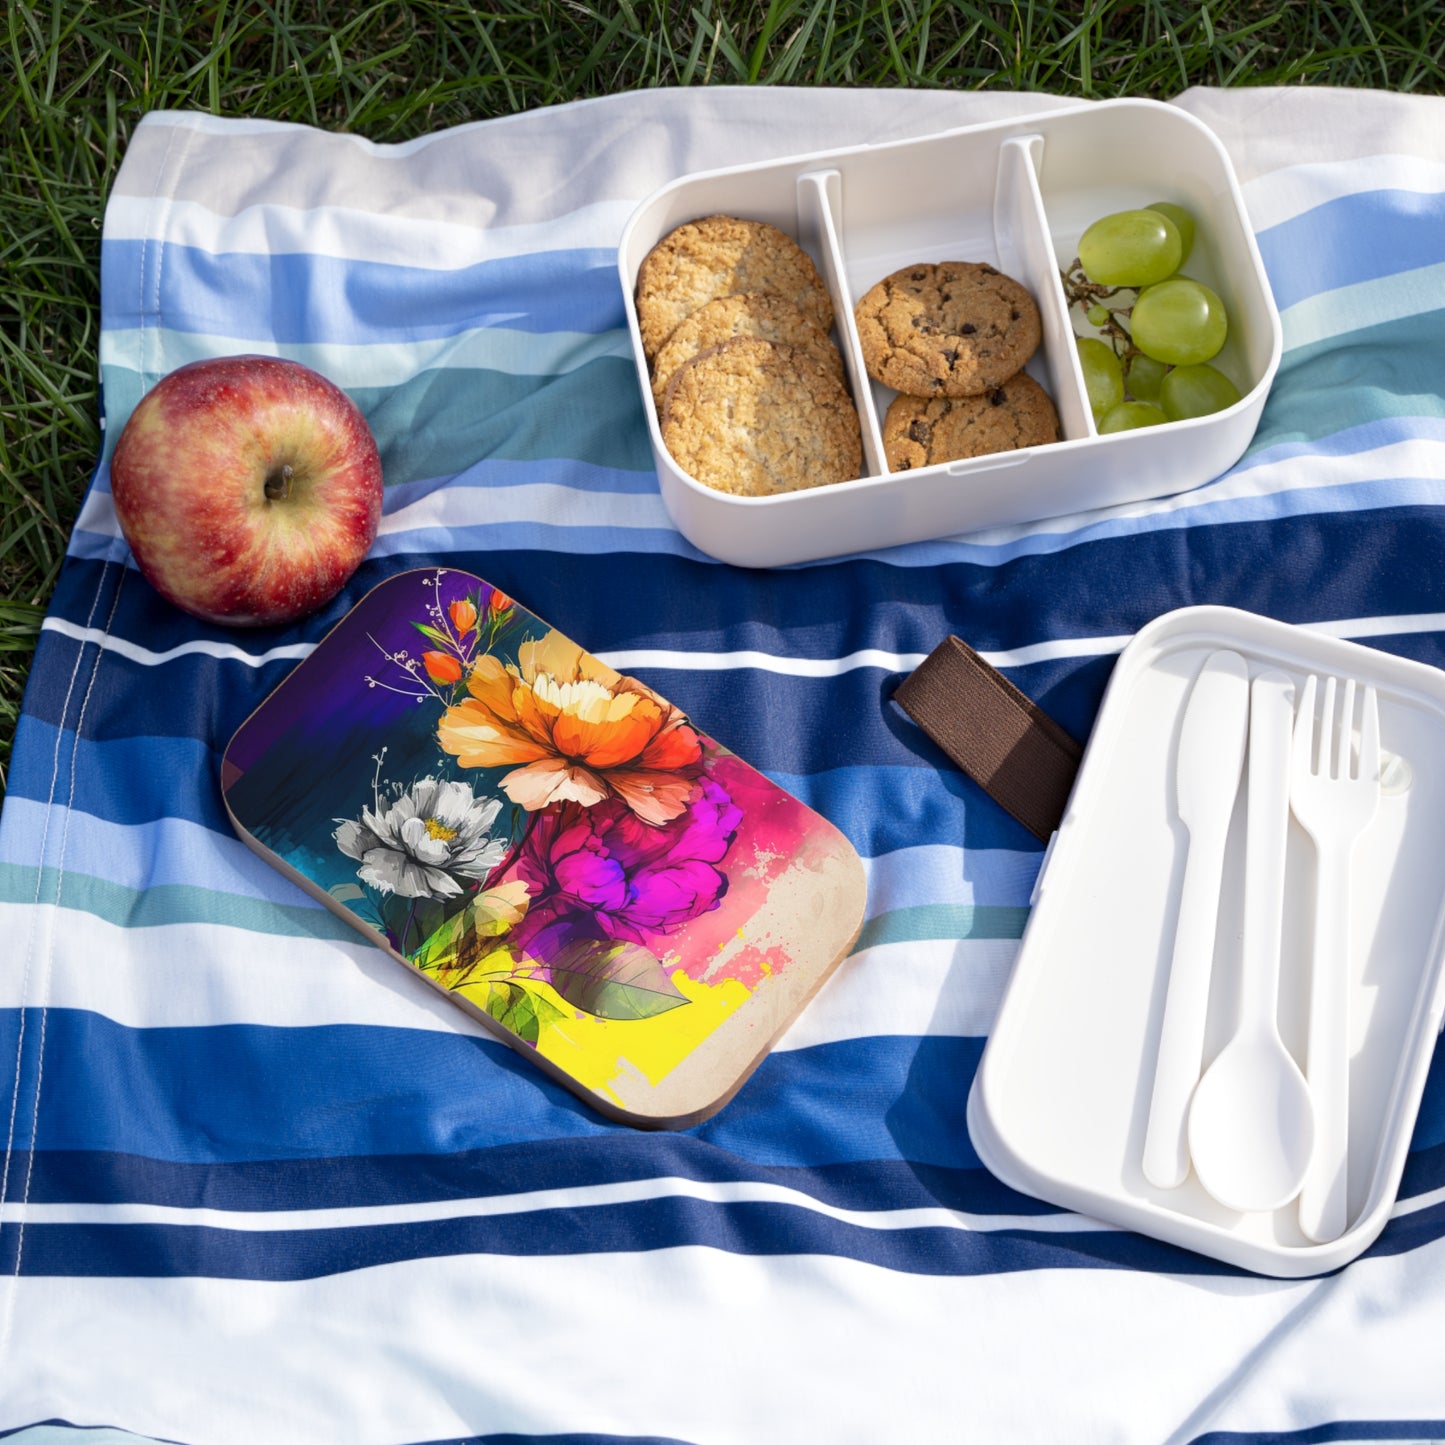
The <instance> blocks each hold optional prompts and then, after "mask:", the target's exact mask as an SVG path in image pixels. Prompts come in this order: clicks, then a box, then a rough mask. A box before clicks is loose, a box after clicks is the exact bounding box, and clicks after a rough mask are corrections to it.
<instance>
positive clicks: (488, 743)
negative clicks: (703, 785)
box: [437, 632, 702, 823]
mask: <svg viewBox="0 0 1445 1445" xmlns="http://www.w3.org/2000/svg"><path fill="white" fill-rule="evenodd" d="M467 691H468V692H469V693H470V694H471V696H470V697H467V698H464V699H463V700H462V701H461V702H459V703H457V704H456V705H455V706H454V707H449V708H448V709H447V710H446V713H445V714H444V715H443V717H442V720H441V722H440V724H439V725H438V727H437V740H438V741H439V742H440V744H441V746H442V748H443V749H444V750H445V751H446V752H448V753H451V754H452V755H453V756H454V757H456V759H457V761H458V762H460V763H461V765H462V766H463V767H464V768H498V767H510V768H512V771H511V772H509V773H508V774H507V775H506V776H505V777H504V778H503V779H502V782H501V786H502V790H503V792H505V793H506V795H507V796H508V797H509V798H510V799H511V800H512V801H513V802H514V803H516V804H518V805H519V806H520V807H523V808H526V809H527V810H528V811H529V812H535V811H536V810H537V809H539V808H545V807H546V806H547V805H548V804H549V803H556V802H574V803H581V804H582V805H583V806H590V805H591V804H593V803H600V802H601V801H602V800H603V799H604V798H608V797H616V798H620V799H621V800H622V801H623V802H624V803H625V804H626V805H627V807H628V808H630V809H631V810H632V812H633V813H635V814H636V815H637V816H638V817H639V818H640V819H642V821H643V822H645V823H666V822H668V821H669V820H670V819H673V818H675V817H677V816H678V814H680V813H681V812H682V811H683V809H684V808H685V807H686V806H687V800H688V798H689V797H690V796H691V794H692V791H693V787H694V783H695V781H696V779H697V776H698V773H699V771H700V769H699V766H698V765H699V764H700V763H701V760H702V744H701V743H700V742H699V741H698V736H697V734H696V733H695V732H694V731H693V729H692V727H691V726H690V725H689V723H688V721H687V719H686V718H685V717H684V716H683V714H682V713H680V712H679V711H678V710H677V709H676V708H675V707H673V706H672V704H671V703H667V702H663V701H662V699H661V698H659V697H658V696H657V695H656V694H655V693H653V692H652V691H651V690H650V689H648V688H646V687H644V686H643V685H642V684H641V683H639V682H636V681H634V680H633V679H632V678H627V677H622V676H621V675H620V674H619V673H616V672H614V671H613V670H612V669H611V668H610V667H608V666H606V664H604V663H601V662H599V661H598V660H597V659H596V658H595V657H589V656H588V655H587V654H586V653H584V652H583V651H582V649H581V648H580V647H578V646H577V644H576V643H574V642H569V641H568V640H567V639H566V638H565V637H563V636H562V635H561V634H560V633H558V632H549V633H548V634H547V635H546V636H545V637H543V638H542V639H541V640H540V641H537V642H528V643H524V644H523V645H522V646H521V647H520V648H519V649H518V652H517V665H516V666H506V667H504V666H503V665H502V664H501V663H500V662H499V661H498V660H497V659H496V658H495V657H483V658H480V659H479V660H478V661H477V663H476V665H475V666H474V667H473V668H472V670H471V672H470V673H469V674H468V675H467Z"/></svg>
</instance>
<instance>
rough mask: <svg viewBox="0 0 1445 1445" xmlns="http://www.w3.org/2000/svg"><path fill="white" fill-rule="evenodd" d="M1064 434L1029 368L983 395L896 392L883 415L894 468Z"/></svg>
mask: <svg viewBox="0 0 1445 1445" xmlns="http://www.w3.org/2000/svg"><path fill="white" fill-rule="evenodd" d="M1058 439H1059V418H1058V413H1057V412H1055V410H1054V404H1053V402H1052V401H1050V400H1049V395H1048V393H1047V392H1046V391H1045V390H1044V389H1043V387H1041V386H1040V385H1039V384H1038V382H1036V381H1035V380H1034V379H1033V377H1031V376H1029V375H1027V374H1026V373H1024V372H1020V373H1019V374H1018V375H1017V376H1012V377H1010V378H1009V379H1008V380H1007V381H1005V382H1004V383H1003V384H1002V385H1000V386H996V387H994V388H992V390H990V391H986V392H984V394H983V395H982V396H962V397H949V396H939V397H934V398H933V399H932V400H931V401H930V400H929V399H928V398H926V397H921V396H905V395H900V396H896V397H894V399H893V401H892V403H891V404H890V405H889V407H888V414H887V416H885V417H884V419H883V453H884V455H885V456H886V457H887V459H888V470H889V471H892V472H906V471H911V470H913V469H914V468H916V467H931V466H933V465H934V464H935V463H937V462H952V461H958V460H959V459H961V458H963V457H981V456H986V455H988V454H989V453H990V452H1007V451H1014V450H1015V449H1017V448H1019V447H1037V446H1042V445H1044V443H1046V442H1055V441H1058Z"/></svg>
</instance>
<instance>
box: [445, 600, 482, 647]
mask: <svg viewBox="0 0 1445 1445" xmlns="http://www.w3.org/2000/svg"><path fill="white" fill-rule="evenodd" d="M447 611H448V613H450V614H451V619H452V626H453V627H455V628H456V630H457V636H458V637H465V636H466V635H467V633H469V632H470V631H471V630H472V628H474V627H475V626H476V625H477V609H476V608H475V607H474V606H473V605H472V604H471V603H470V602H468V601H467V599H466V598H465V597H458V598H457V600H456V601H455V602H453V603H452V605H451V606H450V607H448V608H447Z"/></svg>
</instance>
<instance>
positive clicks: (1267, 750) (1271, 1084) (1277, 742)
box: [1189, 671, 1315, 1212]
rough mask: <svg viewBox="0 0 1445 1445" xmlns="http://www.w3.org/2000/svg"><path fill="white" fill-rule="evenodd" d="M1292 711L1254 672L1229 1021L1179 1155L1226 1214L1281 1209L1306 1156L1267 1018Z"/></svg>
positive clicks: (1274, 968)
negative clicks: (1239, 937) (1238, 935)
mask: <svg viewBox="0 0 1445 1445" xmlns="http://www.w3.org/2000/svg"><path fill="white" fill-rule="evenodd" d="M1293 703H1294V684H1293V683H1292V682H1291V681H1290V680H1289V678H1288V677H1286V676H1285V675H1284V674H1283V673H1282V672H1274V671H1268V672H1262V673H1261V674H1260V675H1259V676H1258V677H1256V678H1255V680H1254V683H1253V684H1252V686H1251V688H1250V697H1249V813H1248V817H1247V819H1246V823H1245V884H1244V940H1243V948H1242V953H1241V959H1240V965H1241V966H1240V988H1239V1013H1238V1017H1237V1019H1236V1023H1235V1029H1234V1034H1233V1036H1232V1037H1231V1038H1230V1040H1229V1042H1228V1043H1226V1044H1225V1046H1224V1048H1223V1049H1221V1050H1220V1052H1219V1056H1218V1057H1217V1058H1216V1059H1215V1060H1214V1062H1213V1063H1212V1064H1211V1065H1210V1066H1209V1068H1208V1070H1207V1071H1206V1072H1205V1075H1204V1077H1203V1078H1202V1079H1200V1081H1199V1086H1198V1087H1197V1088H1196V1089H1195V1091H1194V1099H1193V1101H1192V1102H1191V1104H1190V1106H1189V1152H1190V1155H1191V1157H1192V1158H1193V1160H1194V1172H1195V1173H1196V1174H1197V1175H1198V1176H1199V1182H1200V1183H1201V1184H1203V1185H1204V1187H1205V1188H1206V1189H1207V1190H1208V1191H1209V1192H1210V1194H1212V1195H1213V1196H1214V1197H1215V1198H1216V1199H1217V1200H1218V1201H1219V1202H1220V1203H1221V1204H1223V1205H1224V1206H1226V1208H1229V1209H1237V1210H1240V1211H1243V1212H1248V1211H1254V1210H1261V1211H1263V1210H1272V1209H1278V1208H1280V1207H1281V1206H1282V1205H1285V1204H1288V1203H1289V1201H1290V1200H1291V1199H1293V1198H1294V1197H1295V1195H1296V1194H1298V1193H1299V1190H1300V1185H1301V1184H1302V1183H1303V1182H1304V1177H1305V1171H1306V1170H1307V1169H1308V1168H1309V1162H1310V1152H1311V1150H1312V1149H1313V1148H1314V1135H1315V1121H1314V1106H1313V1104H1312V1102H1311V1100H1310V1091H1309V1086H1308V1085H1307V1084H1306V1083H1305V1079H1304V1075H1303V1074H1302V1073H1301V1072H1300V1070H1299V1066H1298V1065H1297V1064H1296V1063H1295V1061H1294V1059H1293V1057H1291V1055H1290V1052H1289V1050H1288V1049H1287V1048H1285V1046H1284V1041H1283V1040H1282V1039H1281V1038H1280V1036H1279V1024H1278V1020H1277V1017H1276V1014H1277V1009H1278V1004H1279V958H1280V929H1281V925H1282V923H1283V917H1284V858H1285V842H1286V838H1287V836H1288V829H1289V753H1290V734H1291V731H1292V728H1293V724H1294V709H1293Z"/></svg>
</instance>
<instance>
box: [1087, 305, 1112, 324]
mask: <svg viewBox="0 0 1445 1445" xmlns="http://www.w3.org/2000/svg"><path fill="white" fill-rule="evenodd" d="M1088 317H1089V325H1090V326H1102V325H1103V324H1104V323H1105V322H1106V321H1107V320H1108V319H1109V308H1108V307H1107V306H1091V307H1089V310H1088Z"/></svg>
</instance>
